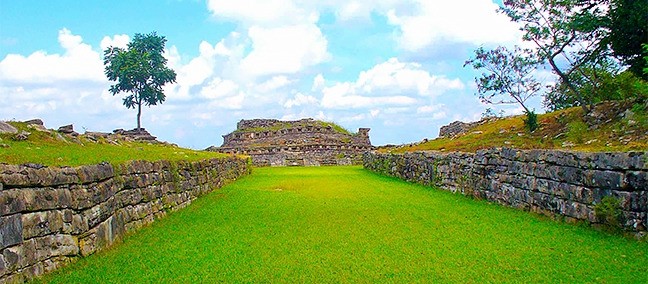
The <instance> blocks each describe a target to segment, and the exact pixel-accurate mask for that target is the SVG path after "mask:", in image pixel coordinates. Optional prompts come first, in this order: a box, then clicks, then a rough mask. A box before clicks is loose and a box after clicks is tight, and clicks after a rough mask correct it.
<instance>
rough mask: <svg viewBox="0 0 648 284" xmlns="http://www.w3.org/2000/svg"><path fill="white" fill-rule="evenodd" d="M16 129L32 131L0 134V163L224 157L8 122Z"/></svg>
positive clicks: (60, 163) (64, 163) (71, 163)
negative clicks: (19, 135) (22, 135)
mask: <svg viewBox="0 0 648 284" xmlns="http://www.w3.org/2000/svg"><path fill="white" fill-rule="evenodd" d="M10 123H11V124H12V125H14V126H16V127H17V128H18V129H19V130H24V131H28V132H30V133H31V135H30V136H29V138H28V139H27V140H25V141H14V140H13V139H12V137H13V134H1V135H0V139H1V140H0V144H5V145H7V146H8V147H6V148H5V147H0V162H1V163H8V164H23V163H38V164H42V165H46V166H79V165H88V164H96V163H100V162H110V163H112V164H120V163H124V162H126V161H130V160H147V161H157V160H169V161H178V160H185V161H196V160H202V159H210V158H219V157H225V156H226V155H225V154H220V153H215V152H205V151H195V150H191V149H185V148H180V147H177V146H173V145H168V144H151V143H148V142H126V141H119V142H118V143H119V144H118V145H115V144H111V143H109V142H108V141H106V140H105V139H100V140H98V141H97V142H94V141H91V140H88V139H86V138H83V137H80V138H78V139H76V140H74V139H72V138H70V137H67V136H58V134H57V133H56V132H51V133H47V132H40V131H37V130H34V129H28V128H27V126H26V125H25V124H24V123H18V122H10Z"/></svg>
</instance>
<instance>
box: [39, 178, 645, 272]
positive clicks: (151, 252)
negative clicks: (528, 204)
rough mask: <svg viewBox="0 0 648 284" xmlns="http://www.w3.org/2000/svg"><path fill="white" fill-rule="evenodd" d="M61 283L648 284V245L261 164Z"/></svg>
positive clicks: (398, 188) (445, 195)
mask: <svg viewBox="0 0 648 284" xmlns="http://www.w3.org/2000/svg"><path fill="white" fill-rule="evenodd" d="M39 281H42V282H51V283H97V282H100V283H142V282H144V283H158V282H165V283H198V282H202V283H214V282H221V281H223V282H235V283H239V282H270V283H273V282H283V283H286V282H287V283H293V282H324V283H329V282H378V283H383V282H388V283H390V282H396V283H410V282H459V283H466V282H468V283H482V282H517V283H520V282H522V283H532V282H548V283H555V282H567V283H570V282H604V283H647V282H648V244H647V243H644V242H638V241H635V240H630V239H626V238H624V237H621V236H618V235H610V234H607V233H604V232H599V231H595V230H593V229H591V228H588V227H585V226H575V225H569V224H565V223H561V222H557V221H552V220H550V219H548V218H544V217H541V216H537V215H534V214H530V213H527V212H522V211H518V210H514V209H509V208H504V207H501V206H497V205H493V204H490V203H487V202H484V201H476V200H472V199H468V198H465V197H463V196H460V195H454V194H452V193H449V192H445V191H440V190H435V189H431V188H427V187H423V186H419V185H413V184H408V183H405V182H402V181H399V180H396V179H393V178H388V177H383V176H378V175H376V174H373V173H371V172H368V171H366V170H363V169H361V168H359V167H321V168H260V169H255V170H254V173H253V174H252V175H251V176H247V177H245V178H243V179H241V180H240V181H238V182H236V183H234V184H231V185H228V186H226V187H224V188H223V189H221V190H218V191H215V192H213V193H211V194H209V195H207V196H205V197H202V198H201V199H199V200H197V201H195V202H194V203H193V204H192V205H191V206H189V207H187V208H185V209H183V210H181V211H178V212H175V213H172V214H170V215H169V216H168V217H166V218H164V219H162V220H160V221H157V222H156V223H154V224H152V225H151V226H149V227H146V228H144V229H142V230H140V231H138V232H137V233H135V234H132V235H129V236H127V237H126V238H125V240H124V241H123V243H121V244H119V245H117V246H115V247H113V248H111V249H108V250H105V251H102V252H99V253H97V254H95V255H93V256H90V257H88V258H85V259H81V260H80V261H78V262H76V263H74V264H73V265H70V266H69V267H66V268H64V269H63V270H59V271H56V272H55V273H54V274H52V275H48V276H47V277H46V278H44V279H40V280H39Z"/></svg>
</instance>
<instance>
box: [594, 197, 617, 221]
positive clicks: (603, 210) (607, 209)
mask: <svg viewBox="0 0 648 284" xmlns="http://www.w3.org/2000/svg"><path fill="white" fill-rule="evenodd" d="M594 214H595V215H596V219H597V220H598V221H599V222H601V223H602V224H603V225H605V226H607V227H608V228H609V229H616V228H619V227H620V224H621V201H620V200H619V199H617V198H614V197H612V196H606V197H603V199H601V202H599V203H598V204H596V205H595V206H594Z"/></svg>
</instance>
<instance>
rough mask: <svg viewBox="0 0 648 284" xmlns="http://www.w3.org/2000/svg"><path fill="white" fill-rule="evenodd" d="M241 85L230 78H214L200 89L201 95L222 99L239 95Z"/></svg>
mask: <svg viewBox="0 0 648 284" xmlns="http://www.w3.org/2000/svg"><path fill="white" fill-rule="evenodd" d="M238 90H239V86H238V85H237V84H236V83H234V82H233V81H230V80H223V79H221V78H214V79H212V80H211V81H210V82H209V83H208V84H207V85H205V86H203V87H202V89H201V90H200V95H201V96H202V97H204V98H207V99H212V100H213V99H220V98H224V97H231V96H236V95H238Z"/></svg>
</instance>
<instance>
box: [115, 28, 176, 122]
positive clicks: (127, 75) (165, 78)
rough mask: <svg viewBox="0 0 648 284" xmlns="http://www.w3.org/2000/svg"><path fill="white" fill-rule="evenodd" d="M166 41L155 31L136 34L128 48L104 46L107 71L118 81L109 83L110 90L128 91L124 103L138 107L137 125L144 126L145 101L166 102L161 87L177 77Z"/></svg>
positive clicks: (148, 103)
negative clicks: (171, 63)
mask: <svg viewBox="0 0 648 284" xmlns="http://www.w3.org/2000/svg"><path fill="white" fill-rule="evenodd" d="M165 43H166V39H165V38H164V37H163V36H159V35H157V34H156V33H155V32H152V33H150V34H146V35H143V34H135V36H134V37H133V40H132V41H131V42H129V43H128V48H127V49H123V48H119V47H113V46H110V47H108V48H106V50H104V65H105V69H104V71H105V72H104V73H106V76H107V77H108V80H110V81H115V82H116V83H115V84H114V85H112V86H110V93H112V94H113V96H114V95H116V94H118V93H122V92H123V93H127V94H128V95H127V96H126V97H125V98H124V106H126V108H135V107H137V129H140V128H141V123H140V118H141V116H142V104H144V105H145V106H152V105H157V104H158V103H163V102H164V100H165V99H166V96H165V95H164V91H163V90H162V87H163V86H164V85H165V84H166V83H175V81H176V73H175V71H173V70H172V69H171V68H168V67H166V63H167V59H166V58H165V57H164V45H165Z"/></svg>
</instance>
